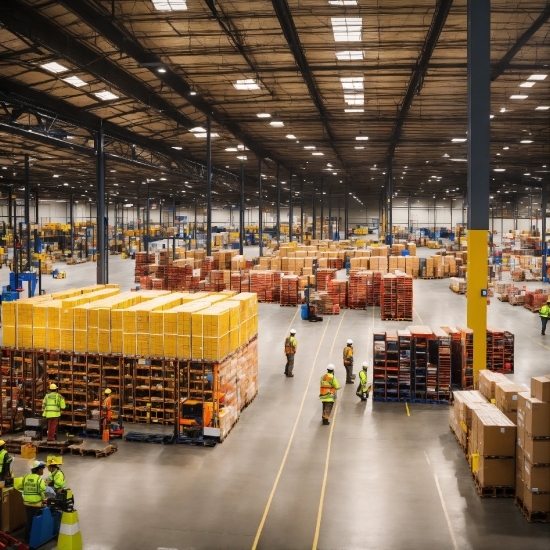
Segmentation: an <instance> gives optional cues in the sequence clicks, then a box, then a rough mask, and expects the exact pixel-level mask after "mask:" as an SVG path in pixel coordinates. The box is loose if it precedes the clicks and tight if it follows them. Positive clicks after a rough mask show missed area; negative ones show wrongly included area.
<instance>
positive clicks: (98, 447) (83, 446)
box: [69, 439, 118, 458]
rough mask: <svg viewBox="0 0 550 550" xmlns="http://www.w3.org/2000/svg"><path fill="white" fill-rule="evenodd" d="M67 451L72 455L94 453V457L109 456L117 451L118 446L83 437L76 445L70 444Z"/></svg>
mask: <svg viewBox="0 0 550 550" xmlns="http://www.w3.org/2000/svg"><path fill="white" fill-rule="evenodd" d="M69 451H70V452H71V454H72V455H80V456H86V455H92V456H94V455H95V457H96V458H100V457H102V456H109V455H111V454H113V453H114V452H116V451H118V447H117V446H116V445H113V444H111V443H106V442H105V441H101V440H99V439H85V440H84V441H82V443H80V444H78V445H70V446H69Z"/></svg>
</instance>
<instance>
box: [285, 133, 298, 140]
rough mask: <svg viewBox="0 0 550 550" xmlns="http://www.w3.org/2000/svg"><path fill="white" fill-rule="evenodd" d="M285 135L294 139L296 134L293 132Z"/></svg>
mask: <svg viewBox="0 0 550 550" xmlns="http://www.w3.org/2000/svg"><path fill="white" fill-rule="evenodd" d="M286 137H287V138H288V139H296V136H295V135H294V134H287V135H286Z"/></svg>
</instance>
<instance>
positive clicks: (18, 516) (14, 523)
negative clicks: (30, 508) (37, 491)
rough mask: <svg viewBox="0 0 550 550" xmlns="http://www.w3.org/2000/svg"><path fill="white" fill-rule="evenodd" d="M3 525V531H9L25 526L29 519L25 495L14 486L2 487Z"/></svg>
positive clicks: (1, 508)
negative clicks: (24, 500) (24, 499)
mask: <svg viewBox="0 0 550 550" xmlns="http://www.w3.org/2000/svg"><path fill="white" fill-rule="evenodd" d="M1 492H2V504H1V506H0V510H1V514H2V516H1V526H2V531H4V532H5V533H6V532H7V533H9V532H11V531H16V530H17V529H19V528H20V527H23V525H25V523H26V521H27V515H26V511H25V504H24V503H23V496H22V495H21V493H20V492H19V491H16V490H15V489H13V488H11V487H10V488H9V489H6V488H4V487H2V489H1Z"/></svg>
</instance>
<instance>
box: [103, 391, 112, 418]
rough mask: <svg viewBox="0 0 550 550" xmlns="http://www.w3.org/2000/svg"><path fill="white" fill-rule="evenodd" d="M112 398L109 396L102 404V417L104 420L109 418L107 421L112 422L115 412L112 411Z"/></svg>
mask: <svg viewBox="0 0 550 550" xmlns="http://www.w3.org/2000/svg"><path fill="white" fill-rule="evenodd" d="M111 398H112V396H111V395H109V396H108V397H106V398H105V399H104V400H103V403H101V416H102V417H103V418H107V420H111V418H113V411H112V410H111Z"/></svg>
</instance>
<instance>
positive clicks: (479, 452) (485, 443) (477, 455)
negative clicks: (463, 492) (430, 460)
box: [468, 406, 517, 496]
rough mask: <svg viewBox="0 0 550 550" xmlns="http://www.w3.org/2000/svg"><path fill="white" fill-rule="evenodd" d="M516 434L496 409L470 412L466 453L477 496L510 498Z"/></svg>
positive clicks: (513, 473)
mask: <svg viewBox="0 0 550 550" xmlns="http://www.w3.org/2000/svg"><path fill="white" fill-rule="evenodd" d="M516 433H517V432H516V426H515V425H514V423H513V422H512V421H511V420H510V419H508V418H507V417H506V416H505V415H504V413H502V412H501V411H499V410H498V409H497V408H496V407H495V406H489V407H483V408H479V409H474V410H472V432H471V436H470V439H469V441H468V450H469V454H470V461H471V464H472V471H473V473H474V479H475V481H476V486H477V489H478V493H479V494H480V495H482V496H513V492H514V484H515V469H516ZM476 459H477V460H476ZM476 462H477V464H476Z"/></svg>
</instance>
